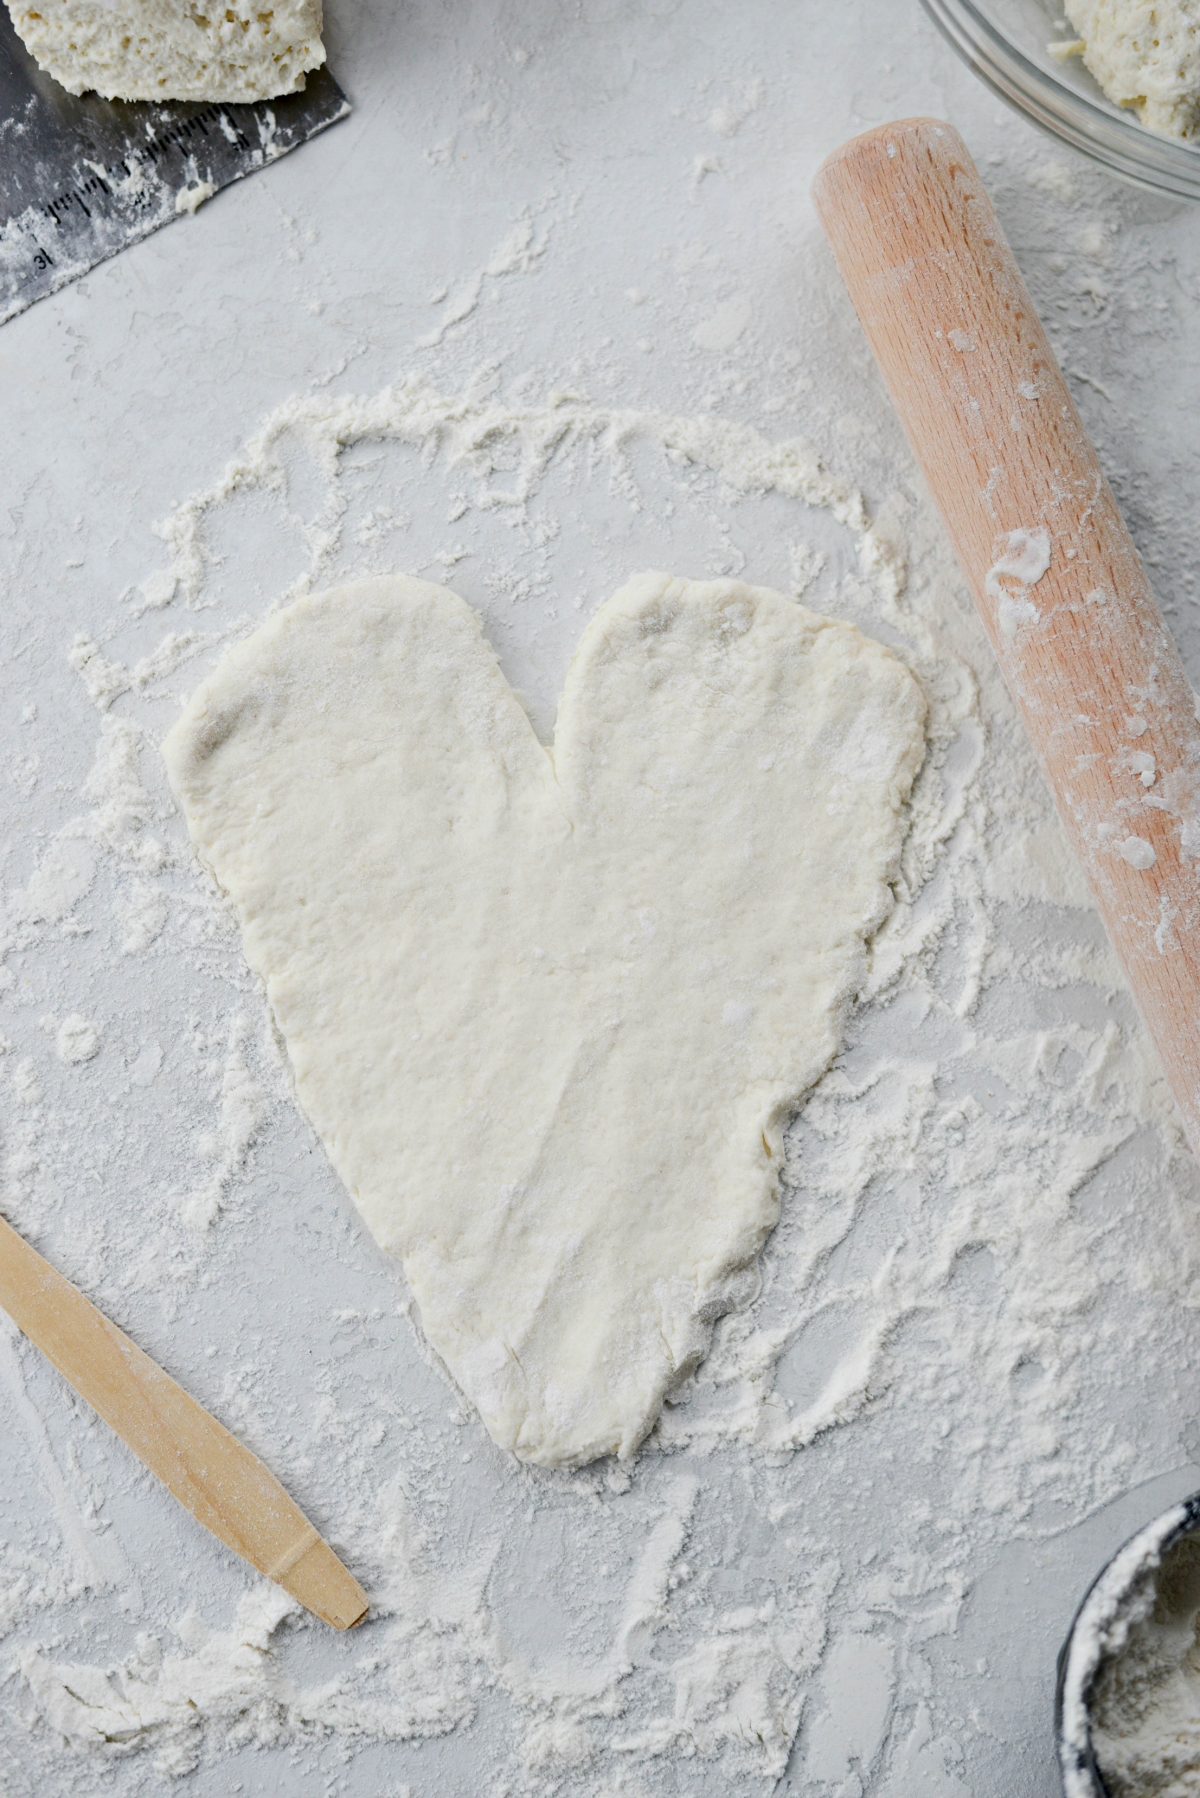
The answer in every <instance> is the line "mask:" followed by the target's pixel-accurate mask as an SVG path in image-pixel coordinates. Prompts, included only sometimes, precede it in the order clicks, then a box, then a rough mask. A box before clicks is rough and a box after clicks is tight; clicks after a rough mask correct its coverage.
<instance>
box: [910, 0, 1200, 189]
mask: <svg viewBox="0 0 1200 1798" xmlns="http://www.w3.org/2000/svg"><path fill="white" fill-rule="evenodd" d="M921 5H922V6H923V7H924V9H925V12H926V13H927V14H928V15H929V17H930V18H931V19H932V20H933V22H934V24H935V25H936V26H937V27H938V30H939V31H940V32H941V34H942V36H943V37H944V38H945V39H946V40H947V42H948V43H949V44H950V45H951V46H952V48H953V49H954V50H956V51H957V53H958V55H959V56H960V57H961V58H962V60H963V61H964V62H965V63H966V64H967V66H968V68H970V69H971V70H972V71H973V72H974V73H975V74H976V75H978V76H979V78H980V80H982V81H983V82H984V83H985V84H986V85H987V86H988V87H989V88H990V89H991V91H992V92H993V93H994V94H996V95H997V96H998V97H999V98H1000V99H1001V100H1004V101H1006V102H1007V103H1008V105H1010V106H1012V107H1014V108H1015V109H1016V110H1017V111H1018V112H1020V113H1023V114H1024V116H1025V117H1026V118H1028V119H1030V120H1031V121H1032V122H1033V123H1034V124H1035V125H1039V126H1040V127H1041V128H1042V130H1044V131H1047V132H1049V133H1050V135H1051V136H1053V137H1056V138H1058V139H1059V140H1060V141H1061V142H1064V143H1068V144H1071V145H1073V146H1074V147H1075V148H1076V149H1078V150H1082V151H1083V153H1084V154H1085V155H1087V156H1090V157H1091V158H1092V160H1093V161H1094V162H1098V163H1099V164H1100V165H1101V166H1102V167H1104V168H1108V169H1111V170H1112V171H1113V172H1114V173H1115V174H1118V175H1121V176H1123V177H1124V178H1125V179H1126V180H1127V181H1133V182H1135V183H1137V184H1138V185H1139V186H1141V187H1148V188H1152V189H1154V190H1155V191H1157V192H1159V193H1169V194H1173V195H1174V196H1175V197H1176V198H1180V199H1190V200H1200V148H1197V147H1193V146H1192V145H1191V144H1189V143H1183V142H1179V141H1177V140H1175V139H1174V138H1169V137H1160V136H1158V135H1157V134H1156V133H1155V132H1153V131H1148V130H1147V129H1146V127H1145V126H1144V125H1142V124H1140V123H1139V122H1138V120H1137V119H1136V118H1135V117H1134V115H1133V114H1132V113H1130V114H1128V115H1123V114H1121V113H1120V112H1115V111H1112V110H1110V106H1109V104H1108V103H1107V102H1105V101H1102V100H1100V99H1095V100H1093V99H1090V98H1089V97H1088V95H1086V94H1081V93H1079V92H1078V91H1077V90H1076V89H1075V88H1074V87H1071V86H1069V85H1068V84H1067V83H1066V82H1065V81H1062V80H1060V79H1059V78H1058V77H1057V76H1055V75H1054V74H1053V73H1052V72H1051V71H1050V70H1048V69H1044V68H1042V67H1041V65H1040V64H1038V63H1036V62H1034V61H1033V60H1032V58H1031V57H1030V56H1028V55H1027V54H1026V52H1025V51H1024V50H1023V49H1022V48H1021V46H1020V44H1018V43H1017V42H1016V41H1015V40H1014V39H1013V38H1012V37H1010V36H1009V35H1008V34H1007V33H1006V32H1005V31H1004V30H1003V29H1002V28H1001V27H1000V26H998V25H997V24H996V22H995V19H994V17H991V16H989V14H988V13H985V12H984V11H983V10H982V8H981V7H980V6H978V5H976V4H975V0H921ZM1047 23H1048V25H1049V21H1048V22H1047ZM1047 35H1048V36H1049V31H1048V33H1047Z"/></svg>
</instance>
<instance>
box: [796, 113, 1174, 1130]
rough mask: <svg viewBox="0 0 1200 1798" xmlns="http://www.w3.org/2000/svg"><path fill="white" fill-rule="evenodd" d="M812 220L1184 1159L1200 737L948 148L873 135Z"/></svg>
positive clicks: (1094, 467)
mask: <svg viewBox="0 0 1200 1798" xmlns="http://www.w3.org/2000/svg"><path fill="white" fill-rule="evenodd" d="M815 191H816V200H817V206H818V210H819V212H820V214H821V219H822V222H823V224H824V226H825V229H826V231H827V233H828V235H829V238H830V241H831V243H832V245H833V249H834V253H835V255H836V257H837V261H838V266H839V268H840V269H841V272H842V275H843V277H844V279H845V281H846V285H847V287H848V288H849V291H850V295H851V298H852V299H853V301H854V305H855V308H856V310H857V312H858V315H859V318H860V319H861V321H862V324H863V327H864V329H865V331H866V334H867V337H868V338H869V340H870V343H871V347H872V348H873V350H874V351H875V355H876V357H877V359H878V361H879V364H880V367H881V368H882V370H883V373H884V376H885V378H886V380H887V383H888V386H889V389H890V391H891V394H892V397H893V399H894V400H895V403H896V407H897V410H898V412H899V414H900V417H901V420H902V422H903V424H904V427H905V430H906V431H907V433H908V437H909V440H910V442H911V444H912V446H913V449H914V451H915V452H916V455H917V459H918V461H919V462H920V464H921V467H922V469H923V471H924V473H925V475H926V478H927V480H928V482H929V485H930V488H931V489H932V492H933V497H934V499H935V500H936V502H937V504H938V508H939V510H940V511H941V513H942V516H943V519H944V521H945V523H946V526H947V529H948V531H949V534H950V537H951V539H952V541H953V543H954V546H955V548H956V550H957V552H958V556H959V559H960V561H961V563H962V566H963V569H964V571H965V573H966V575H967V577H968V580H969V581H970V584H971V587H972V590H973V592H974V594H975V598H976V601H977V603H978V606H979V610H980V613H981V615H982V618H983V622H984V625H985V627H986V629H987V632H988V635H989V637H990V639H991V642H992V647H993V649H994V650H995V652H996V657H997V659H998V661H999V663H1000V666H1001V668H1002V669H1003V671H1004V675H1005V678H1006V680H1007V682H1008V686H1009V688H1010V691H1011V692H1012V695H1013V698H1014V700H1015V701H1016V704H1017V706H1018V708H1019V710H1020V712H1021V716H1022V719H1023V721H1024V724H1025V728H1026V730H1027V731H1028V733H1029V736H1030V738H1031V740H1032V742H1033V744H1034V746H1035V748H1036V749H1037V751H1038V753H1039V755H1040V757H1041V761H1042V766H1043V768H1044V770H1045V773H1046V777H1047V780H1048V782H1049V785H1050V788H1051V790H1052V792H1053V794H1054V797H1055V800H1056V801H1057V804H1058V808H1059V811H1060V813H1061V815H1062V818H1063V821H1064V823H1065V825H1066V827H1067V831H1068V833H1069V835H1070V837H1071V840H1072V842H1073V844H1074V847H1075V850H1076V853H1077V855H1078V856H1079V859H1080V861H1081V863H1082V865H1083V868H1084V871H1085V873H1086V874H1087V877H1088V880H1089V882H1090V884H1091V887H1092V891H1093V893H1094V895H1095V898H1096V902H1097V904H1098V906H1099V909H1100V912H1101V915H1102V917H1103V918H1104V922H1105V925H1106V926H1107V929H1108V934H1109V936H1110V938H1111V939H1112V942H1113V945H1114V947H1115V948H1116V950H1117V952H1118V954H1119V956H1120V958H1121V961H1122V964H1123V966H1124V968H1125V972H1126V975H1127V977H1128V980H1129V984H1130V987H1131V988H1132V990H1133V994H1134V997H1135V998H1136V1000H1137V1002H1138V1005H1139V1008H1140V1010H1141V1012H1142V1016H1143V1018H1144V1019H1145V1021H1146V1024H1147V1026H1148V1027H1149V1029H1150V1032H1151V1035H1152V1036H1153V1038H1154V1041H1155V1043H1156V1045H1157V1047H1158V1051H1159V1054H1160V1056H1161V1058H1162V1062H1163V1065H1164V1068H1165V1071H1166V1073H1167V1076H1168V1078H1169V1080H1170V1082H1171V1086H1172V1089H1173V1091H1174V1094H1175V1098H1176V1101H1177V1103H1178V1105H1179V1109H1180V1112H1181V1114H1182V1116H1183V1121H1184V1124H1185V1126H1186V1129H1187V1132H1188V1136H1189V1138H1190V1141H1191V1143H1192V1146H1193V1149H1195V1150H1197V1151H1200V879H1198V871H1197V857H1198V856H1200V824H1198V822H1197V820H1198V818H1200V805H1198V797H1200V725H1198V724H1197V719H1196V707H1195V700H1194V697H1193V694H1192V691H1191V688H1190V686H1189V684H1188V681H1187V679H1186V677H1185V675H1184V671H1183V667H1182V664H1181V663H1180V660H1179V655H1178V652H1177V650H1176V649H1175V646H1174V644H1173V642H1172V641H1171V638H1170V636H1169V634H1168V632H1167V629H1166V627H1165V625H1164V623H1163V620H1162V616H1161V614H1160V612H1159V610H1158V606H1157V604H1156V602H1155V600H1154V596H1153V594H1152V593H1151V591H1150V585H1149V582H1148V580H1147V577H1146V571H1145V569H1144V568H1143V566H1142V563H1141V560H1140V558H1139V557H1138V554H1137V551H1136V549H1135V548H1134V545H1133V541H1132V539H1131V538H1130V535H1129V532H1128V530H1127V528H1126V526H1125V523H1124V520H1123V519H1122V517H1121V514H1120V512H1119V510H1118V507H1117V503H1116V500H1115V499H1114V497H1113V494H1112V491H1111V489H1110V488H1109V486H1108V483H1107V481H1106V480H1105V478H1104V474H1103V471H1102V470H1101V468H1100V464H1099V462H1098V460H1097V457H1096V452H1095V450H1094V449H1093V447H1092V445H1091V443H1090V442H1089V440H1088V437H1087V433H1086V431H1085V430H1084V427H1083V423H1082V420H1081V419H1080V417H1079V413H1078V411H1077V410H1076V408H1075V404H1074V402H1073V400H1072V399H1071V396H1070V393H1069V392H1068V389H1067V386H1066V383H1065V381H1064V379H1063V376H1062V371H1061V370H1060V369H1059V367H1058V364H1057V363H1056V361H1055V359H1054V354H1053V351H1052V350H1051V348H1050V344H1049V341H1048V340H1047V337H1046V334H1045V331H1044V330H1043V329H1042V325H1041V322H1040V320H1039V319H1038V317H1037V314H1036V313H1035V311H1034V308H1033V302H1032V301H1031V299H1030V298H1029V294H1028V292H1027V290H1026V288H1025V285H1024V282H1023V281H1022V279H1021V276H1020V273H1019V271H1018V269H1017V266H1016V263H1015V261H1014V260H1013V256H1012V252H1011V250H1010V249H1009V247H1008V244H1007V243H1006V241H1005V239H1004V235H1003V233H1002V231H1001V229H1000V225H999V222H998V220H997V218H996V214H995V212H994V210H993V208H992V205H991V202H990V200H989V199H988V197H987V194H986V193H985V191H984V189H983V184H982V182H981V181H980V178H979V173H978V171H977V169H976V168H975V165H974V163H973V162H972V161H971V158H970V155H969V154H968V152H967V149H966V147H965V145H964V144H963V141H962V139H961V138H960V137H959V135H958V133H957V132H956V131H954V130H953V129H952V128H951V127H950V126H949V125H945V124H942V123H940V122H939V121H937V120H935V119H910V120H907V121H905V122H903V123H899V124H895V125H887V126H881V127H880V128H879V129H878V130H875V131H872V132H868V133H867V134H866V135H865V136H864V137H860V138H856V139H854V141H853V142H851V143H849V144H847V145H845V146H844V147H843V149H841V150H840V151H838V152H836V153H835V154H834V155H833V156H832V157H831V158H830V159H829V161H828V162H826V164H825V165H824V167H823V168H822V170H821V172H820V174H819V176H818V178H817V184H816V190H815Z"/></svg>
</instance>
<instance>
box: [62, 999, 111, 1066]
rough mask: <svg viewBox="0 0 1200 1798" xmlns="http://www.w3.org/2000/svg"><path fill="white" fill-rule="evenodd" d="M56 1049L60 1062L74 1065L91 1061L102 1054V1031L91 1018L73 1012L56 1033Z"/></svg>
mask: <svg viewBox="0 0 1200 1798" xmlns="http://www.w3.org/2000/svg"><path fill="white" fill-rule="evenodd" d="M54 1047H55V1049H56V1050H57V1051H58V1059H59V1060H60V1061H66V1062H70V1063H72V1064H74V1063H77V1062H81V1061H91V1060H93V1059H94V1057H95V1056H97V1055H99V1053H100V1031H99V1028H98V1027H97V1025H95V1024H94V1023H93V1022H92V1021H91V1019H90V1018H81V1017H80V1015H79V1013H78V1012H76V1011H73V1012H72V1013H71V1015H70V1017H66V1018H64V1019H63V1020H62V1022H61V1023H60V1024H59V1026H58V1029H57V1030H56V1031H55V1033H54Z"/></svg>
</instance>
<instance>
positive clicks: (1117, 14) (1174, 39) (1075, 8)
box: [1065, 0, 1200, 138]
mask: <svg viewBox="0 0 1200 1798" xmlns="http://www.w3.org/2000/svg"><path fill="white" fill-rule="evenodd" d="M1065 6H1066V13H1067V17H1068V18H1069V19H1070V21H1071V23H1072V25H1074V27H1075V29H1076V31H1077V32H1078V33H1079V37H1080V50H1081V54H1082V56H1083V60H1084V62H1085V63H1086V64H1087V66H1088V68H1089V69H1090V70H1091V72H1092V74H1093V75H1094V76H1095V77H1096V80H1097V81H1098V82H1099V83H1100V86H1101V87H1102V88H1103V89H1104V92H1105V93H1106V94H1107V95H1108V97H1109V99H1110V100H1115V101H1116V103H1117V105H1118V106H1128V107H1131V108H1132V109H1133V111H1134V112H1136V113H1137V115H1138V117H1139V118H1140V119H1141V121H1142V124H1143V125H1146V126H1147V127H1148V128H1149V129H1150V130H1151V131H1157V132H1158V133H1159V135H1160V136H1162V137H1182V138H1188V137H1194V136H1195V135H1196V132H1197V129H1198V128H1200V5H1197V3H1196V0H1065Z"/></svg>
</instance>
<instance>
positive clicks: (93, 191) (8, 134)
mask: <svg viewBox="0 0 1200 1798" xmlns="http://www.w3.org/2000/svg"><path fill="white" fill-rule="evenodd" d="M349 111H350V103H349V101H348V100H347V99H346V96H345V94H343V92H342V90H341V88H340V87H339V86H338V84H337V82H336V81H335V80H334V79H333V77H332V76H331V75H330V74H329V72H328V70H327V69H324V68H322V69H318V70H317V71H316V72H315V74H312V75H310V76H309V77H308V82H307V85H306V86H305V88H304V90H303V92H302V93H298V94H285V95H283V96H282V97H281V98H279V99H277V100H264V101H261V102H260V103H259V104H258V105H255V106H229V105H224V104H210V105H204V104H198V103H191V102H179V101H171V102H165V103H162V104H158V103H154V104H151V103H147V102H135V103H131V102H125V101H117V100H102V99H100V98H99V96H98V95H96V94H85V95H84V96H83V98H82V99H77V98H76V96H75V95H74V94H68V93H67V92H66V90H65V89H64V88H61V87H59V85H58V83H57V82H56V81H54V80H53V79H52V78H51V77H50V76H49V75H46V74H44V73H43V72H42V70H41V69H39V68H38V66H37V64H36V63H35V62H34V61H33V59H32V57H31V56H30V55H29V53H28V51H27V50H26V49H25V46H24V44H22V42H21V40H20V38H19V37H18V36H17V34H16V32H15V31H14V30H13V25H12V20H11V19H10V18H9V15H8V9H7V8H6V7H4V6H2V5H0V324H4V323H6V322H7V320H8V319H10V318H15V317H16V315H17V314H18V312H23V311H24V310H25V308H26V307H27V306H32V305H33V303H34V301H35V300H40V299H44V298H45V297H46V295H47V294H51V293H55V292H56V291H57V290H58V289H59V288H60V287H65V286H66V284H67V283H68V282H69V281H76V280H78V279H79V277H80V275H84V274H86V273H87V271H88V270H89V269H90V268H94V267H95V266H96V264H97V263H98V262H103V261H104V260H105V258H106V257H108V256H115V255H116V253H117V251H118V250H123V249H124V248H125V247H126V245H127V244H131V243H136V242H137V241H138V239H139V238H142V237H146V236H148V235H149V233H150V232H151V231H157V229H158V227H159V226H160V225H166V224H169V223H170V221H171V220H172V219H174V218H177V217H178V216H179V214H180V212H181V211H188V210H191V209H192V205H193V203H194V202H195V201H196V200H198V199H200V198H201V197H206V196H207V195H208V194H209V193H210V192H215V191H216V190H217V189H218V188H222V187H227V186H228V185H229V183H230V182H231V181H238V180H240V179H241V177H242V176H243V175H251V174H253V173H254V172H255V171H256V170H257V169H261V168H265V167H266V166H267V164H268V163H271V162H274V161H276V160H277V159H278V158H279V157H280V156H283V155H285V154H286V153H287V151H289V150H294V149H295V148H296V147H297V145H298V144H302V143H304V142H306V141H307V139H308V138H310V137H314V136H315V135H316V134H317V132H318V131H323V130H324V129H325V127H326V126H327V125H333V124H336V122H337V121H338V119H343V118H345V117H346V114H347V113H348V112H349Z"/></svg>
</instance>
